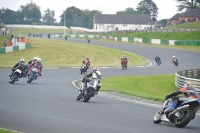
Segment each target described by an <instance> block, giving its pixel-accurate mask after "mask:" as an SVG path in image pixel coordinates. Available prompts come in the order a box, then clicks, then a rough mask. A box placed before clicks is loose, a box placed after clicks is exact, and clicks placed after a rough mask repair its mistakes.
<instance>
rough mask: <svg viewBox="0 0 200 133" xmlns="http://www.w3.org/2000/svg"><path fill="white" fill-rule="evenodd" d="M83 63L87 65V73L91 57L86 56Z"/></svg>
mask: <svg viewBox="0 0 200 133" xmlns="http://www.w3.org/2000/svg"><path fill="white" fill-rule="evenodd" d="M83 64H85V65H86V73H87V70H88V69H89V66H90V59H89V58H88V57H86V58H85V59H84V60H83Z"/></svg>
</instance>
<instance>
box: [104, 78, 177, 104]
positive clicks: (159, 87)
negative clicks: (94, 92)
mask: <svg viewBox="0 0 200 133" xmlns="http://www.w3.org/2000/svg"><path fill="white" fill-rule="evenodd" d="M175 90H177V88H176V86H175V83H174V75H151V76H118V77H105V78H103V80H102V87H101V91H109V92H119V93H122V94H127V95H130V96H136V97H141V98H146V99H150V100H155V101H163V100H164V98H165V96H166V95H167V94H169V93H171V92H173V91H175Z"/></svg>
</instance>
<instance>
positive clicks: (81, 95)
mask: <svg viewBox="0 0 200 133" xmlns="http://www.w3.org/2000/svg"><path fill="white" fill-rule="evenodd" d="M100 86H101V81H100V80H97V79H94V80H92V81H91V82H89V83H87V82H86V81H85V83H82V82H81V85H80V90H79V91H78V96H77V98H76V100H78V101H79V100H80V99H83V102H88V101H89V100H90V98H91V97H93V96H94V95H95V94H98V90H99V89H100Z"/></svg>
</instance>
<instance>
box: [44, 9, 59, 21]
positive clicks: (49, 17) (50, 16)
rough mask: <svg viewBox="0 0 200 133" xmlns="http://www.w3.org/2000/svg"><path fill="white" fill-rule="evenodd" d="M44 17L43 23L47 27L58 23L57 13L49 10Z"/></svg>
mask: <svg viewBox="0 0 200 133" xmlns="http://www.w3.org/2000/svg"><path fill="white" fill-rule="evenodd" d="M44 12H45V13H44V15H43V17H42V23H43V24H45V25H54V24H55V23H56V19H55V18H54V17H55V11H54V10H53V11H51V10H50V9H49V8H47V10H46V11H44Z"/></svg>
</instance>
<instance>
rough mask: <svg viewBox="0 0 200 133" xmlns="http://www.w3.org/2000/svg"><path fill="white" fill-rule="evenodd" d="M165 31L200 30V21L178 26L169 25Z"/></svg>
mask: <svg viewBox="0 0 200 133" xmlns="http://www.w3.org/2000/svg"><path fill="white" fill-rule="evenodd" d="M164 29H200V21H199V22H189V23H184V24H178V25H169V26H166V27H165V28H164Z"/></svg>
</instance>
